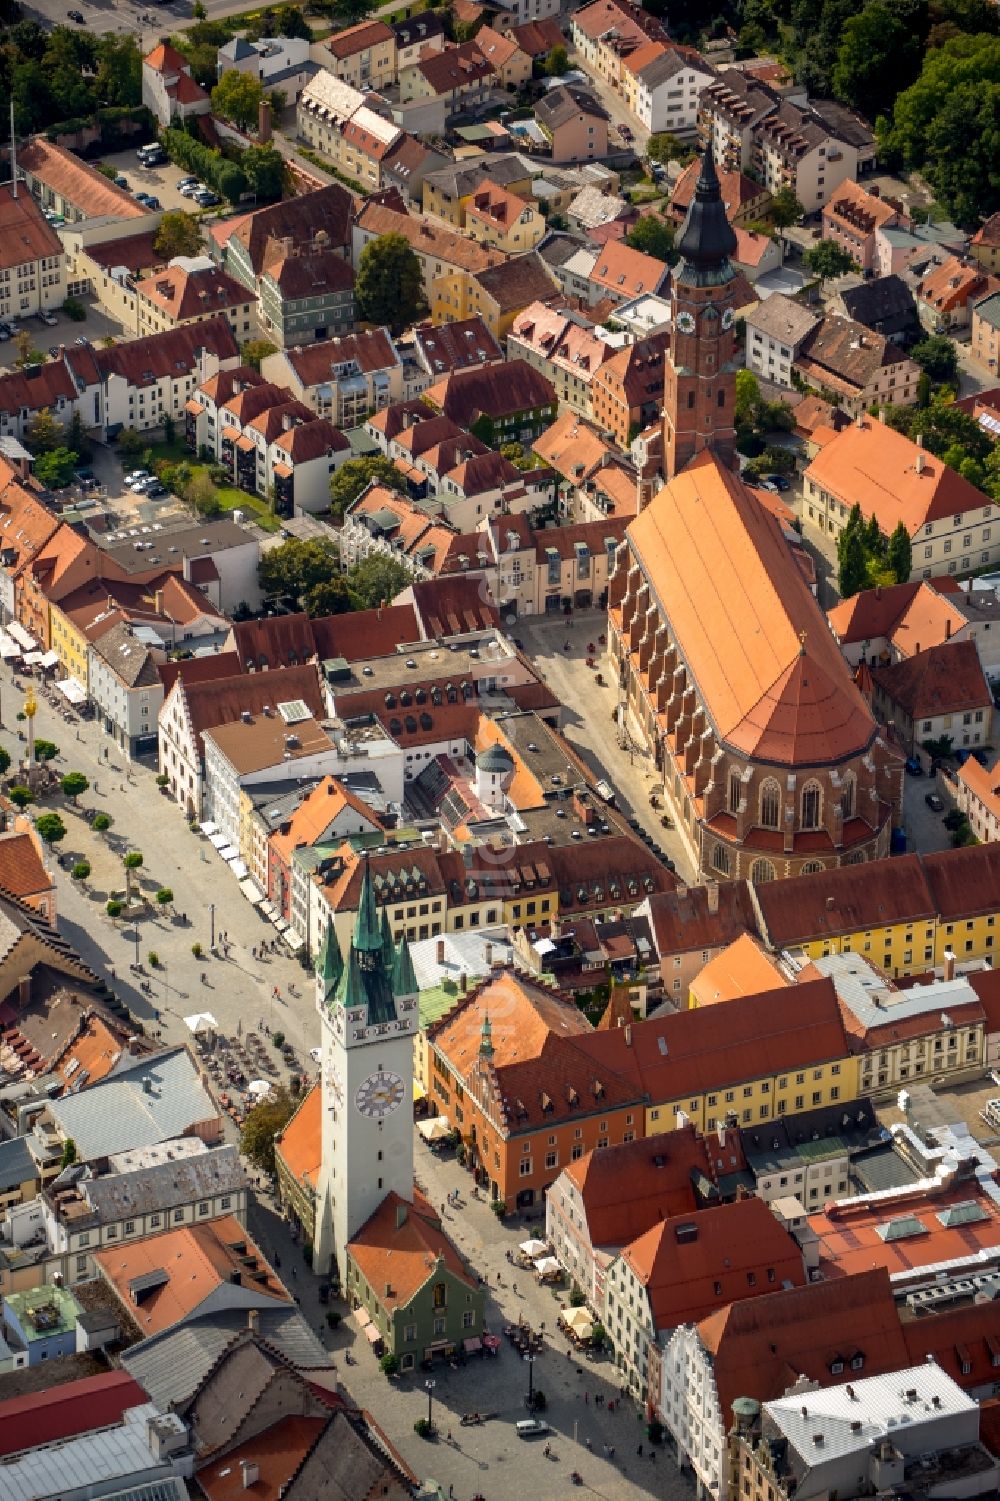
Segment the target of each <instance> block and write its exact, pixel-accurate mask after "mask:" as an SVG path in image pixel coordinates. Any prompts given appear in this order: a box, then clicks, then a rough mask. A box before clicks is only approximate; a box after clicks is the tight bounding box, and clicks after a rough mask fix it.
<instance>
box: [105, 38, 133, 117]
mask: <svg viewBox="0 0 1000 1501" xmlns="http://www.w3.org/2000/svg"><path fill="white" fill-rule="evenodd" d="M95 88H96V91H97V95H98V98H99V99H100V100H101V102H102V103H103V104H106V105H110V106H112V107H116V108H120V109H134V108H135V107H136V105H139V104H141V103H142V52H141V51H140V49H139V43H138V39H137V38H136V37H135V35H134V34H133V33H131V32H125V33H123V34H121V35H116V33H115V32H112V31H109V32H106V33H105V34H104V36H102V37H99V38H98V40H97V78H96V80H95Z"/></svg>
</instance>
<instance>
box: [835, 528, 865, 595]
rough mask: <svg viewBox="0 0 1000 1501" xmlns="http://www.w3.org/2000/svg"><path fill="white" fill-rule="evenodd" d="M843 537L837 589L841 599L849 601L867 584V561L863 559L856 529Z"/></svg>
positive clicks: (861, 543)
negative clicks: (844, 538) (844, 539)
mask: <svg viewBox="0 0 1000 1501" xmlns="http://www.w3.org/2000/svg"><path fill="white" fill-rule="evenodd" d="M845 535H846V541H845V542H844V548H843V553H842V555H841V558H840V569H839V572H838V574H837V587H838V589H839V590H840V594H841V598H842V599H850V597H851V595H853V594H857V593H858V592H859V591H860V590H861V589H863V588H864V587H865V585H866V584H867V582H868V559H867V558H866V557H865V544H864V541H863V540H862V536H861V532H860V531H859V530H857V529H856V530H854V531H852V532H850V533H846V532H845Z"/></svg>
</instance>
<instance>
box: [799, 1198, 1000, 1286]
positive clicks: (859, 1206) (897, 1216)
mask: <svg viewBox="0 0 1000 1501" xmlns="http://www.w3.org/2000/svg"><path fill="white" fill-rule="evenodd" d="M969 1201H974V1202H975V1203H976V1205H977V1206H978V1207H979V1208H981V1209H982V1210H984V1212H985V1214H986V1218H985V1219H983V1220H978V1221H973V1222H972V1223H969V1224H961V1225H955V1226H945V1225H942V1224H941V1223H940V1221H939V1220H938V1218H937V1216H938V1215H939V1214H941V1213H942V1212H943V1211H944V1210H946V1209H948V1208H950V1207H952V1206H954V1205H956V1204H963V1203H967V1202H969ZM911 1217H912V1218H914V1219H916V1220H918V1221H919V1222H920V1225H921V1226H922V1227H923V1229H922V1232H921V1233H918V1234H907V1235H904V1236H902V1237H900V1238H897V1239H893V1238H892V1237H887V1238H885V1239H883V1236H882V1235H880V1234H879V1230H880V1229H884V1227H885V1226H886V1225H887V1224H889V1223H890V1222H891V1221H893V1220H897V1221H902V1220H907V1219H909V1218H911ZM809 1226H810V1229H812V1230H814V1231H815V1232H816V1235H817V1236H818V1237H819V1260H820V1269H821V1271H822V1272H823V1274H824V1275H825V1276H826V1277H829V1278H844V1277H847V1278H850V1277H853V1276H854V1275H855V1273H856V1272H859V1271H862V1270H867V1269H868V1268H869V1267H872V1266H883V1267H885V1268H886V1270H887V1271H888V1272H889V1274H890V1275H893V1274H895V1273H905V1272H908V1271H911V1270H913V1269H918V1268H920V1267H929V1266H934V1265H936V1264H938V1263H939V1262H945V1261H956V1260H958V1259H960V1258H967V1257H975V1256H976V1255H977V1254H978V1252H979V1251H980V1250H993V1251H995V1250H996V1246H997V1243H998V1230H1000V1211H998V1209H997V1206H996V1205H995V1204H994V1203H993V1201H992V1200H991V1199H989V1198H988V1197H987V1196H986V1195H985V1194H984V1193H982V1192H981V1190H980V1189H979V1188H978V1186H977V1185H976V1183H975V1182H974V1181H970V1180H962V1181H959V1182H951V1181H949V1182H948V1183H947V1184H942V1183H940V1182H938V1183H936V1184H935V1186H934V1187H933V1188H931V1189H929V1190H927V1189H924V1188H922V1187H918V1186H917V1185H914V1190H913V1192H912V1193H908V1194H899V1195H896V1196H895V1197H894V1198H892V1199H891V1200H889V1201H887V1202H882V1201H880V1200H879V1199H878V1197H877V1196H874V1195H873V1196H871V1197H861V1198H857V1199H849V1200H842V1201H840V1202H838V1203H834V1204H829V1205H827V1207H826V1209H825V1210H824V1211H823V1213H822V1214H811V1215H810V1216H809Z"/></svg>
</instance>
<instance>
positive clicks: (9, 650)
mask: <svg viewBox="0 0 1000 1501" xmlns="http://www.w3.org/2000/svg"><path fill="white" fill-rule="evenodd" d="M20 655H21V648H20V647H19V646H18V644H17V642H16V641H12V640H11V639H10V637H9V636H8V635H7V632H6V631H0V657H2V658H3V660H4V661H5V662H6V661H9V659H10V658H11V657H19V656H20Z"/></svg>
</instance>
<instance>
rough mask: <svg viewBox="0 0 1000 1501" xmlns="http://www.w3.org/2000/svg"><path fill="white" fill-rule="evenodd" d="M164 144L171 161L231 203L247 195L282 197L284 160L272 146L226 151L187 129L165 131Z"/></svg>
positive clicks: (262, 199) (269, 198) (262, 198)
mask: <svg viewBox="0 0 1000 1501" xmlns="http://www.w3.org/2000/svg"><path fill="white" fill-rule="evenodd" d="M162 140H163V146H164V149H165V150H166V153H167V155H168V156H169V157H170V160H171V161H172V162H176V163H177V165H178V166H180V167H184V168H185V169H186V170H187V171H188V172H192V173H194V174H195V175H196V176H197V177H199V178H201V180H202V182H205V183H207V184H208V185H209V187H212V188H214V189H215V191H216V192H217V193H219V194H220V195H221V197H223V198H226V199H228V200H229V202H230V203H238V202H239V201H240V199H241V198H242V197H244V195H246V194H251V195H252V196H253V197H254V198H256V199H257V200H258V202H265V203H268V202H271V201H273V200H275V199H277V198H280V197H281V192H282V187H283V184H284V180H285V163H284V160H283V158H282V156H281V155H280V153H279V152H278V151H276V150H275V148H274V147H273V146H248V147H247V148H246V150H245V151H237V150H236V149H235V148H233V147H229V148H227V154H225V155H224V154H223V153H222V152H221V151H217V150H213V148H212V147H210V146H206V145H204V144H203V143H202V142H201V141H198V140H196V139H195V138H194V136H192V135H188V133H187V131H186V130H176V129H171V130H165V131H164V132H163V136H162Z"/></svg>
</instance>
